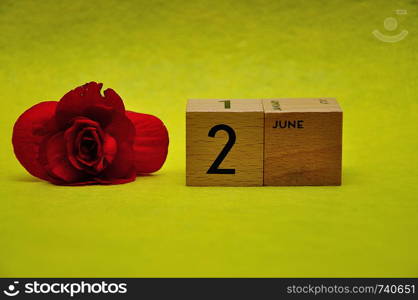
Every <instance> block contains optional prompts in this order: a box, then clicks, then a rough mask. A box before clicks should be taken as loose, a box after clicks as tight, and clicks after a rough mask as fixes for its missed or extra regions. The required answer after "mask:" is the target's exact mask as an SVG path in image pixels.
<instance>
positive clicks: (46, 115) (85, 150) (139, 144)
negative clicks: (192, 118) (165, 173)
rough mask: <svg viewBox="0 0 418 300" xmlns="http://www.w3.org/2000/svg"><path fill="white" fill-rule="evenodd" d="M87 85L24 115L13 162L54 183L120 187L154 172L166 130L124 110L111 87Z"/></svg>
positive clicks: (152, 119) (15, 132) (16, 134)
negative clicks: (15, 161)
mask: <svg viewBox="0 0 418 300" xmlns="http://www.w3.org/2000/svg"><path fill="white" fill-rule="evenodd" d="M101 88H102V84H101V83H96V82H90V83H87V84H85V85H83V86H80V87H78V88H76V89H74V90H72V91H70V92H68V93H67V94H65V95H64V97H62V98H61V100H60V101H59V102H55V101H51V102H41V103H39V104H37V105H35V106H34V107H32V108H30V109H29V110H27V111H26V112H25V113H23V114H22V115H21V116H20V117H19V119H18V120H17V121H16V124H15V126H14V130H13V147H14V151H15V154H16V157H17V159H18V160H19V161H20V163H21V164H22V165H23V166H24V167H25V168H26V170H27V171H28V172H29V173H31V174H32V175H34V176H36V177H39V178H41V179H44V180H47V181H49V182H52V183H54V184H58V185H86V184H119V183H127V182H131V181H134V180H135V178H136V176H137V175H138V174H142V173H152V172H155V171H157V170H159V169H160V168H161V167H162V165H163V164H164V161H165V159H166V156H167V150H168V132H167V129H166V128H165V126H164V124H163V123H162V122H161V121H160V120H159V119H158V118H156V117H154V116H151V115H146V114H140V113H135V112H129V111H125V106H124V104H123V101H122V99H121V98H120V97H119V95H118V94H116V92H115V91H113V90H112V89H107V90H105V91H104V96H102V95H101V94H100V90H101Z"/></svg>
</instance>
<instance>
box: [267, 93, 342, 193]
mask: <svg viewBox="0 0 418 300" xmlns="http://www.w3.org/2000/svg"><path fill="white" fill-rule="evenodd" d="M263 106H264V111H265V129H264V130H265V131H264V136H265V144H264V185H283V186H285V185H340V184H341V148H342V116H343V113H342V110H341V108H340V106H339V105H338V103H337V101H336V100H335V99H332V98H315V99H306V98H304V99H268V100H263Z"/></svg>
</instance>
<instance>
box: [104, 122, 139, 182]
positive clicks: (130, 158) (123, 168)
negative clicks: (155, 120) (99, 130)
mask: <svg viewBox="0 0 418 300" xmlns="http://www.w3.org/2000/svg"><path fill="white" fill-rule="evenodd" d="M104 131H105V132H106V133H108V134H109V135H111V136H112V137H113V138H114V139H115V141H116V144H117V153H116V155H115V156H114V159H113V162H112V164H111V165H109V166H108V167H107V169H105V170H104V171H103V177H101V178H103V180H105V181H106V180H112V179H122V180H131V181H132V177H133V176H134V177H136V172H135V160H134V149H133V144H134V138H135V127H134V125H133V124H132V122H131V121H130V120H129V119H128V118H127V117H126V116H125V115H123V116H118V117H117V118H114V119H113V120H112V123H111V124H110V125H109V126H108V127H107V128H105V129H104ZM132 170H134V172H133V173H132ZM132 174H135V175H132Z"/></svg>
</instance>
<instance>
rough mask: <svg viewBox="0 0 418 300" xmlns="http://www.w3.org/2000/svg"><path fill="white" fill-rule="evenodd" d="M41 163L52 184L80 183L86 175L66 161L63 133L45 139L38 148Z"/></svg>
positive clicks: (65, 145)
mask: <svg viewBox="0 0 418 300" xmlns="http://www.w3.org/2000/svg"><path fill="white" fill-rule="evenodd" d="M40 156H41V161H42V162H44V163H45V169H46V170H47V171H48V173H49V175H50V177H52V178H53V179H54V180H53V181H52V182H53V183H57V182H60V181H62V182H61V183H62V184H67V183H73V182H78V181H82V180H83V179H84V178H85V177H86V175H85V173H83V172H81V171H79V170H77V169H76V168H74V167H73V165H72V164H71V163H70V161H69V160H68V155H67V143H66V140H65V136H64V133H63V132H59V133H57V134H55V135H54V136H52V137H50V138H48V139H46V140H45V141H44V142H43V143H42V144H41V148H40Z"/></svg>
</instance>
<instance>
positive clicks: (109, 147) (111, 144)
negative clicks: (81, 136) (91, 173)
mask: <svg viewBox="0 0 418 300" xmlns="http://www.w3.org/2000/svg"><path fill="white" fill-rule="evenodd" d="M117 152H118V145H117V143H116V140H115V139H114V138H113V137H112V136H111V135H109V134H106V135H105V139H104V143H103V155H104V158H105V161H106V162H107V163H108V164H111V163H112V162H113V160H114V159H115V156H116V153H117Z"/></svg>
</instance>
